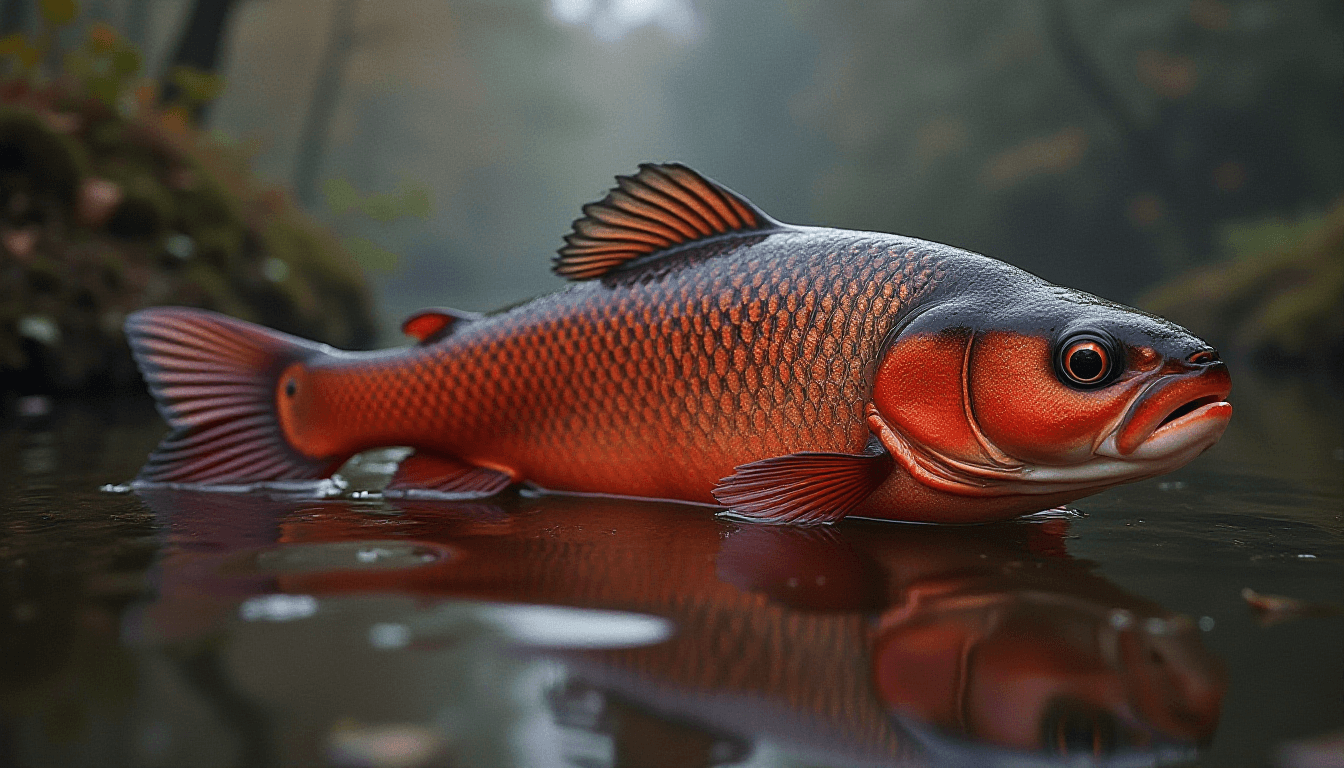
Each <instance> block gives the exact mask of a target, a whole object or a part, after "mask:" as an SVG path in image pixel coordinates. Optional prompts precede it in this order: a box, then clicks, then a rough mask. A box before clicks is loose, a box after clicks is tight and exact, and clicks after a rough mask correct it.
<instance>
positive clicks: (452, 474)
mask: <svg viewBox="0 0 1344 768" xmlns="http://www.w3.org/2000/svg"><path fill="white" fill-rule="evenodd" d="M512 482H513V478H512V477H510V476H509V475H508V473H505V472H501V471H499V470H497V469H490V468H488V467H478V466H476V465H474V464H468V463H466V462H464V461H459V460H458V459H454V458H452V457H449V456H439V455H436V454H432V453H414V454H411V455H410V456H407V457H406V458H405V459H402V461H401V465H400V466H398V467H397V472H396V474H395V475H393V476H392V482H390V483H388V484H387V488H385V489H384V490H383V494H384V495H385V496H391V497H409V496H421V497H424V496H432V497H434V498H441V499H483V498H486V497H487V496H494V495H495V494H497V493H499V492H500V491H502V490H504V489H505V488H507V487H509V485H510V484H511V483H512Z"/></svg>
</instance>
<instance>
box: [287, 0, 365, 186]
mask: <svg viewBox="0 0 1344 768" xmlns="http://www.w3.org/2000/svg"><path fill="white" fill-rule="evenodd" d="M357 4H358V0H336V2H335V3H333V5H332V12H331V31H330V32H329V33H328V34H327V45H326V48H325V49H324V50H323V52H322V61H321V63H320V64H318V67H317V82H316V83H315V84H314V86H313V96H312V100H311V101H309V102H308V113H307V114H306V115H305V116H304V119H303V128H302V129H301V130H300V131H299V145H298V151H297V154H296V156H295V158H294V192H295V194H296V195H297V196H298V198H299V202H300V203H302V204H303V205H305V206H307V207H308V208H312V207H313V206H314V205H315V204H316V203H317V197H318V196H317V191H318V190H317V177H318V174H319V173H320V172H321V170H322V159H323V158H324V157H325V156H326V153H327V142H328V140H329V138H330V134H331V120H332V117H333V116H335V114H336V104H337V101H338V100H339V98H340V91H341V80H342V79H343V78H344V73H345V66H346V62H347V61H348V60H349V58H350V52H351V51H352V50H353V49H354V47H355V42H356V41H355V16H356V11H357V10H358V5H357Z"/></svg>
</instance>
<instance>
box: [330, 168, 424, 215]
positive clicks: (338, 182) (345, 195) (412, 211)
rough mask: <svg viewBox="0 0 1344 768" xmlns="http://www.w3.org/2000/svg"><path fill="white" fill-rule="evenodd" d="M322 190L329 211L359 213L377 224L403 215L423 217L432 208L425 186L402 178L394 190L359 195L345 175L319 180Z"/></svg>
mask: <svg viewBox="0 0 1344 768" xmlns="http://www.w3.org/2000/svg"><path fill="white" fill-rule="evenodd" d="M322 194H323V195H324V196H325V197H326V200H327V208H329V209H330V210H331V212H332V213H334V214H336V215H338V216H346V215H349V214H351V213H361V214H363V215H364V216H367V217H368V218H370V219H373V220H374V221H376V222H378V223H379V224H391V223H393V222H395V221H397V220H399V219H405V218H415V219H427V218H429V214H430V213H431V211H432V209H433V204H432V202H431V200H430V196H429V190H428V189H426V188H425V187H423V186H418V185H411V184H408V183H405V182H403V183H402V185H401V187H400V188H398V189H397V191H396V192H374V193H370V194H367V195H362V194H360V192H359V190H357V189H355V185H353V184H351V183H350V182H349V181H348V180H346V179H343V178H335V179H328V180H327V181H325V182H323V184H322Z"/></svg>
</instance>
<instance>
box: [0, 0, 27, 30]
mask: <svg viewBox="0 0 1344 768" xmlns="http://www.w3.org/2000/svg"><path fill="white" fill-rule="evenodd" d="M31 16H32V9H31V8H30V7H29V0H3V1H2V2H0V37H5V36H7V35H12V34H15V33H23V32H27V31H28V19H29V18H30V17H31Z"/></svg>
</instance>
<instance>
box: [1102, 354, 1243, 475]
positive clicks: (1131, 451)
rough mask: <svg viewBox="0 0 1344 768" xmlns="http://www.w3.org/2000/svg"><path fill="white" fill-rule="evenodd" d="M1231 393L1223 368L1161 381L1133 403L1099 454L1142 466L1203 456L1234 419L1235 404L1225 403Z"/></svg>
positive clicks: (1212, 366)
mask: <svg viewBox="0 0 1344 768" xmlns="http://www.w3.org/2000/svg"><path fill="white" fill-rule="evenodd" d="M1231 390H1232V382H1231V379H1230V378H1229V377H1228V375H1227V368H1226V366H1224V365H1223V364H1222V363H1215V364H1213V365H1208V366H1205V367H1203V368H1202V369H1201V370H1198V371H1195V372H1186V373H1178V374H1169V375H1166V376H1162V377H1160V378H1158V379H1156V380H1154V381H1153V382H1152V383H1151V384H1149V385H1148V386H1147V387H1144V388H1143V390H1142V391H1141V392H1140V393H1139V394H1138V396H1136V397H1135V398H1134V402H1133V403H1132V404H1131V405H1130V407H1129V410H1128V411H1127V412H1126V414H1125V417H1124V419H1123V420H1122V421H1121V422H1120V425H1119V427H1118V428H1117V429H1115V430H1114V431H1113V432H1112V433H1111V435H1110V436H1109V437H1108V438H1107V439H1106V440H1105V442H1104V443H1103V444H1102V445H1101V446H1100V448H1099V449H1098V451H1097V453H1098V454H1099V455H1102V456H1110V457H1112V458H1117V459H1128V460H1133V461H1142V460H1152V459H1160V458H1165V457H1168V456H1172V455H1174V454H1185V453H1189V452H1190V451H1191V450H1194V449H1198V452H1203V451H1204V450H1205V449H1206V448H1208V447H1209V446H1211V445H1213V444H1214V443H1215V442H1216V441H1217V440H1218V438H1219V437H1221V436H1222V434H1223V430H1224V429H1226V428H1227V422H1228V420H1229V419H1231V418H1232V404H1231V403H1229V402H1227V396H1228V394H1229V393H1230V392H1231ZM1196 455H1197V454H1196ZM1191 458H1193V456H1192V457H1191Z"/></svg>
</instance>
